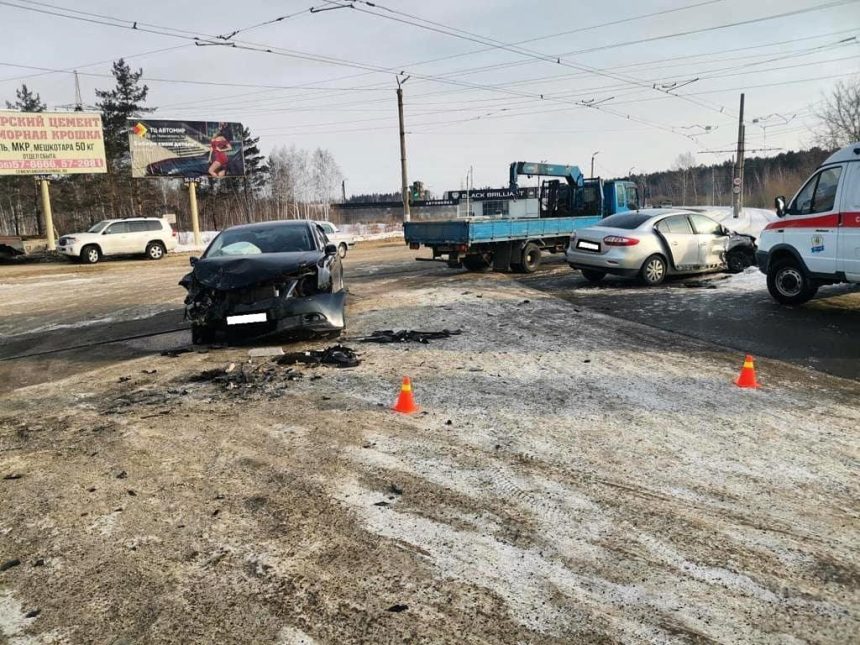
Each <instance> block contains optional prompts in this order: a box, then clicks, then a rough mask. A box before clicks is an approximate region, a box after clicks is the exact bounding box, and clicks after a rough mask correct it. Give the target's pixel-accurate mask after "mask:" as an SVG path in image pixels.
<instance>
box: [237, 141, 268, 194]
mask: <svg viewBox="0 0 860 645" xmlns="http://www.w3.org/2000/svg"><path fill="white" fill-rule="evenodd" d="M259 143H260V137H253V136H251V130H249V129H248V128H246V127H243V128H242V149H243V154H244V156H245V180H246V181H245V185H244V188H245V191H246V192H248V190H249V189H250V190H253V191H257V190H260V189H261V188H263V186H265V185H266V180H267V176H268V174H269V166H268V164H267V163H266V157H265V155H263V153H262V152H260V148H259V146H258V145H257V144H259Z"/></svg>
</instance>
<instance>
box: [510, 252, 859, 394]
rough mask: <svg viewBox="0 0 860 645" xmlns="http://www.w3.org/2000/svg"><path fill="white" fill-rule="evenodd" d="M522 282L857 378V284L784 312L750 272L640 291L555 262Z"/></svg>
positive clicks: (616, 312) (648, 321) (626, 315)
mask: <svg viewBox="0 0 860 645" xmlns="http://www.w3.org/2000/svg"><path fill="white" fill-rule="evenodd" d="M517 279H518V280H521V281H522V282H523V283H524V284H528V285H529V286H531V287H534V288H536V289H540V290H541V291H545V292H547V293H550V294H552V295H554V296H557V297H559V298H563V299H565V300H568V301H570V302H573V303H575V304H577V305H580V306H582V307H585V308H590V309H593V310H596V311H600V312H602V313H605V314H607V315H610V316H615V317H618V318H623V319H626V320H633V321H636V322H639V323H643V324H645V325H649V326H651V327H657V328H659V329H664V330H667V331H671V332H675V333H678V334H683V335H685V336H689V337H692V338H697V339H700V340H705V341H708V342H712V343H715V344H717V345H719V346H721V347H724V348H733V349H737V350H738V352H739V360H740V358H742V356H740V355H742V354H746V353H750V354H752V355H753V356H763V357H768V358H776V359H779V360H784V361H788V362H791V363H794V364H797V365H802V366H805V367H811V368H813V369H816V370H820V371H822V372H827V373H828V374H833V375H835V376H841V377H844V378H850V379H855V380H858V379H860V287H858V286H856V285H835V286H830V287H824V288H822V289H820V291H819V293H818V295H817V297H816V298H815V299H814V300H812V301H810V302H809V303H807V304H805V305H803V306H801V307H783V306H781V305H778V304H777V303H776V302H774V301H773V300H772V299H771V297H770V295H769V294H768V292H767V287H766V285H765V276H764V275H763V274H761V273H759V272H758V271H756V270H755V269H752V268H751V269H747V272H746V273H744V274H741V275H736V276H726V275H724V274H715V275H710V276H704V277H701V276H700V277H695V278H687V279H679V278H675V279H672V280H669V281H667V282H666V283H664V284H663V285H661V286H660V287H651V288H645V287H641V286H639V285H638V284H637V283H636V282H634V281H632V280H626V279H622V278H615V279H613V278H605V279H604V281H603V282H600V283H598V284H596V285H595V284H591V283H589V282H588V281H587V280H585V279H584V278H583V277H582V276H581V275H580V273H579V272H578V271H573V270H571V269H570V268H569V267H568V266H567V265H565V264H564V263H563V262H559V261H557V260H555V261H552V260H551V261H550V262H547V263H546V265H545V266H544V267H543V268H542V270H541V271H540V272H538V273H536V274H534V275H533V276H525V277H522V276H519V277H518V278H517Z"/></svg>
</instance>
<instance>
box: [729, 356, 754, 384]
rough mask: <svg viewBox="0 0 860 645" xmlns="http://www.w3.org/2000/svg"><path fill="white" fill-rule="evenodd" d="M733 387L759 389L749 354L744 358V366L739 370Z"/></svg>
mask: <svg viewBox="0 0 860 645" xmlns="http://www.w3.org/2000/svg"><path fill="white" fill-rule="evenodd" d="M735 385H737V386H738V387H759V384H758V383H757V382H756V380H755V365H754V364H753V357H752V356H750V355H749V354H747V355H746V358H744V366H743V367H742V368H741V373H740V376H738V378H737V380H736V381H735Z"/></svg>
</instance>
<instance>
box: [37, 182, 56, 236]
mask: <svg viewBox="0 0 860 645" xmlns="http://www.w3.org/2000/svg"><path fill="white" fill-rule="evenodd" d="M39 188H40V190H41V193H42V217H43V218H44V220H45V237H47V238H48V250H49V251H56V250H57V243H56V242H55V241H54V215H53V213H52V212H51V191H50V189H49V183H48V180H47V179H40V180H39Z"/></svg>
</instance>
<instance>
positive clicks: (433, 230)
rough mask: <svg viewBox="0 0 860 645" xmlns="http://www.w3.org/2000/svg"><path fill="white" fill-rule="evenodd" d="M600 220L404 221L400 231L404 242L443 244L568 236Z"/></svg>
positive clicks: (584, 218) (596, 217) (431, 244)
mask: <svg viewBox="0 0 860 645" xmlns="http://www.w3.org/2000/svg"><path fill="white" fill-rule="evenodd" d="M599 220H600V217H598V216H591V217H553V218H529V219H524V218H523V219H499V220H462V221H460V220H448V221H444V222H407V223H405V224H404V225H403V234H404V237H405V238H406V242H407V243H411V244H424V245H425V246H443V245H445V246H447V245H462V244H465V245H467V246H471V245H472V244H486V243H491V242H508V241H515V240H521V241H523V242H525V241H526V240H530V239H539V238H545V237H563V236H569V235H570V234H571V233H572V232H573V231H574V229H577V228H582V227H584V226H591V225H593V224H596V223H597V222H598V221H599Z"/></svg>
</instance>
